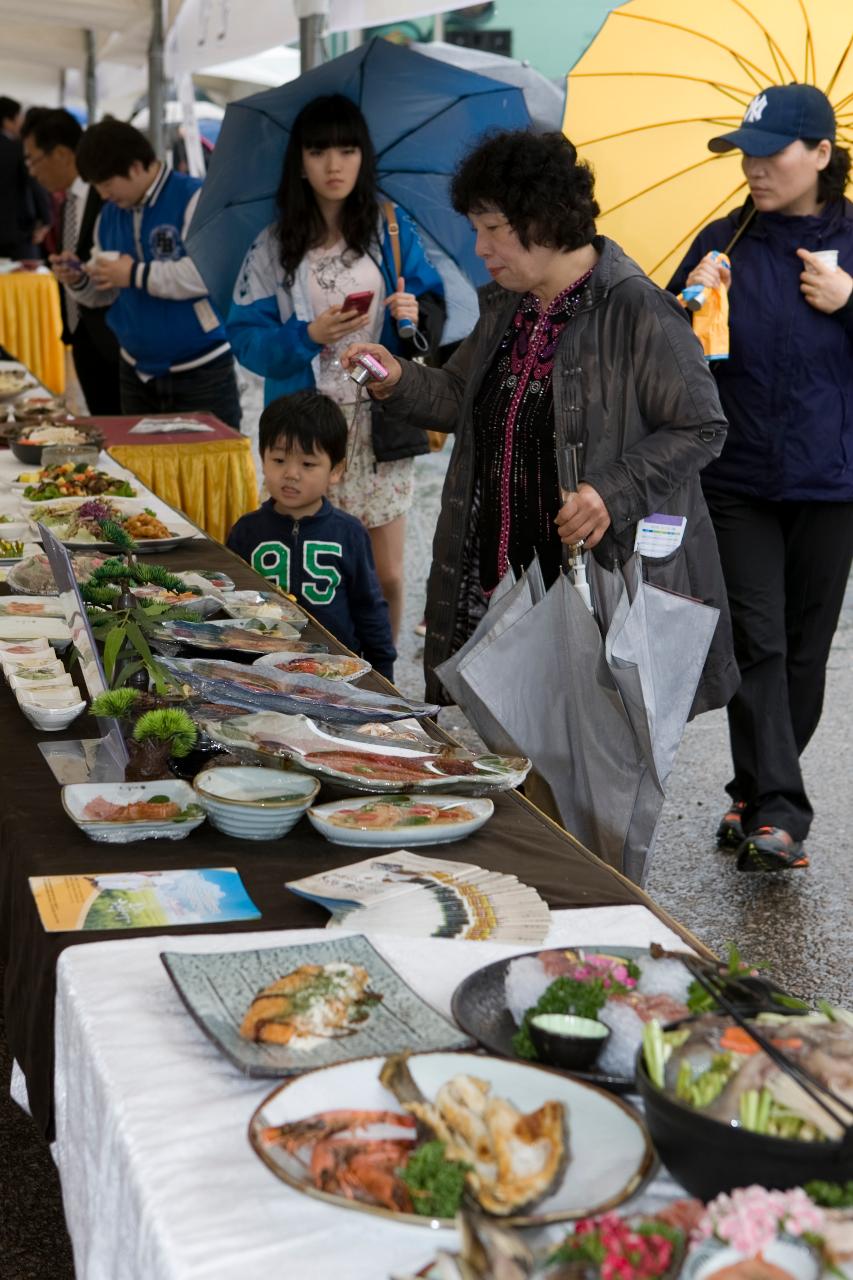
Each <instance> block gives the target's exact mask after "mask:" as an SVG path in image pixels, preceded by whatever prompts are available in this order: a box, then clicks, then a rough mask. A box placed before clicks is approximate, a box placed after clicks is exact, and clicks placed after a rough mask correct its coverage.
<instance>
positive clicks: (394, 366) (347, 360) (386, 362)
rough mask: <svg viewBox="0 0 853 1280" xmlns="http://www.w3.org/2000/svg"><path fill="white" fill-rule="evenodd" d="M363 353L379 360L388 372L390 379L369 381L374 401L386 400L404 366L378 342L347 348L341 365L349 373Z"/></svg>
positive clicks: (356, 343) (355, 344) (398, 379)
mask: <svg viewBox="0 0 853 1280" xmlns="http://www.w3.org/2000/svg"><path fill="white" fill-rule="evenodd" d="M363 351H366V352H367V353H368V355H371V356H373V357H374V359H376V360H378V361H379V363H380V364H381V365H382V366H383V368H385V369H387V370H388V377H387V378H385V379H383V381H382V382H379V381H374V380H373V379H372V378H370V379H368V382H367V389H368V391H369V392H370V395H371V396H372V398H373V399H374V400H384V399H385V398H386V396H387V395H388V394H389V393H390V391H391V389H392V387H396V385H397V383H398V382H399V381H400V378H401V376H402V373H403V366H402V365H401V364H400V361H399V360H397V359H396V358H395V357H394V356H392V355H391V352H390V351H389V350H388V349H387V347H383V346H380V344H379V343H378V342H354V343H353V345H352V346H351V347H347V349H346V351H345V352H344V353H343V355H342V356H341V364H342V365H343V367H344V368H345V369H346V370H347V372H349V371H350V370H351V369H352V367H353V365H354V364H355V362H356V359H357V357H358V356H359V355H361V353H362V352H363Z"/></svg>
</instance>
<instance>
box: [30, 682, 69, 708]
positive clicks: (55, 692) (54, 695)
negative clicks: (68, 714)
mask: <svg viewBox="0 0 853 1280" xmlns="http://www.w3.org/2000/svg"><path fill="white" fill-rule="evenodd" d="M15 697H16V698H17V699H18V705H19V706H22V707H23V706H27V707H47V708H48V709H49V710H53V709H61V710H64V709H65V708H66V707H76V706H77V705H78V703H79V702H80V691H79V689H77V688H76V686H75V685H73V684H68V685H58V686H53V687H52V688H49V689H43V688H41V687H40V686H38V685H35V686H34V685H30V686H29V687H28V688H26V687H24V688H21V687H19V688H17V689H16V690H15Z"/></svg>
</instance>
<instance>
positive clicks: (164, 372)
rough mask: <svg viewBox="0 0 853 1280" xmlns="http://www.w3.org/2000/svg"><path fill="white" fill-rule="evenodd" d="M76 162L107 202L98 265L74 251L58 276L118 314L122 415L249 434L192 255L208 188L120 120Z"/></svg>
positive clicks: (98, 229) (88, 135)
mask: <svg viewBox="0 0 853 1280" xmlns="http://www.w3.org/2000/svg"><path fill="white" fill-rule="evenodd" d="M76 161H77V169H78V172H79V174H80V176H81V178H82V179H83V180H84V182H89V183H91V184H92V186H94V188H95V190H96V191H97V192H98V195H99V196H101V197H102V199H103V200H104V202H105V203H104V207H103V209H102V210H101V213H100V216H99V218H98V221H97V224H96V226H95V234H94V242H93V245H92V257H91V260H90V262H89V263H81V262H79V261H78V260H77V259H76V258H75V257H74V255H73V254H68V253H65V254H62V255H60V259H61V260H60V261H58V262H56V263H54V271H55V273H56V275H57V276H58V277H59V278H60V280H61V281H62V283H63V284H65V285H67V286H68V288H69V289H70V290H71V292H72V294H73V296H74V297H75V298H76V299H77V301H78V302H79V303H81V304H82V305H83V306H87V307H92V306H104V307H109V313H108V315H107V324H108V325H109V327H110V328H111V329H112V330H113V332H114V333H115V335H116V337H117V338H118V341H119V345H120V347H121V357H122V359H121V368H120V377H121V408H122V413H128V414H130V413H133V414H147V413H180V412H192V411H194V410H195V411H197V410H205V411H207V412H209V413H213V414H216V416H217V417H218V418H221V419H222V421H223V422H227V423H228V424H229V425H230V426H232V427H239V425H240V402H239V398H238V395H237V380H236V378H235V376H234V358H233V356H232V354H231V347H230V345H229V343H228V339H227V337H226V335H225V329H224V326H223V324H222V320H221V318H220V317H219V315H218V314H217V312H216V310H215V308H214V306H213V303H212V302H211V300H210V298H209V297H208V293H207V286H206V285H205V283H204V281H203V280H202V278H201V276H200V275H199V272H198V270H197V268H196V267H195V265H194V263H193V261H192V259H191V258H189V257H188V256H187V251H186V248H185V240H186V236H187V232H188V230H189V225H190V222H191V221H192V217H193V214H194V212H195V208H196V205H197V204H198V199H199V194H200V190H201V182H200V181H199V179H198V178H190V177H188V176H187V175H186V174H183V173H175V172H174V171H173V170H171V169H169V168H167V166H166V165H164V164H161V163H160V162H159V161H158V160H157V158H156V156H155V155H154V151H153V150H152V148H151V144H150V142H149V141H148V139H147V138H146V137H145V136H144V134H141V133H140V132H139V130H138V129H134V128H133V127H132V125H129V124H125V123H123V122H122V121H120V120H102V121H101V122H100V123H99V124H94V125H92V126H91V127H90V128H88V129H87V130H86V132H85V133H84V134H83V137H82V138H81V140H80V143H79V146H78V147H77V153H76ZM104 254H106V255H107V256H106V257H104V256H102V255H104Z"/></svg>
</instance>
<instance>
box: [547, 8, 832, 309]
mask: <svg viewBox="0 0 853 1280" xmlns="http://www.w3.org/2000/svg"><path fill="white" fill-rule="evenodd" d="M792 81H798V82H801V83H808V84H816V85H817V86H818V88H820V89H823V91H824V93H826V94H827V96H828V97H829V99H830V101H831V102H832V104H833V107H834V108H835V114H836V117H837V120H838V138H837V141H838V142H839V143H840V144H842V145H845V146H850V145H851V144H853V5H851V3H850V0H715V2H714V3H707V0H701V2H700V0H631V2H630V3H628V4H625V5H623V6H622V7H621V8H619V9H615V10H613V12H611V13H610V15H609V16H608V18H607V21H606V22H605V24H604V26H603V27H602V29H601V31H600V33H599V34H598V36H597V37H596V39H595V40H594V41H593V42H592V44H591V45H590V47H589V48H588V49H587V51H586V53H585V54H584V55H583V57H582V58H581V59H580V61H579V62H578V63H577V64H576V66H575V67H574V68H573V69H572V71H571V72H570V73H569V77H568V94H567V98H566V113H565V118H564V121H563V131H564V133H565V134H566V135H567V137H569V138H571V140H572V142H573V143H574V144H575V146H576V147H577V149H578V153H579V155H580V156H581V157H582V158H583V159H586V160H588V161H589V162H590V163H591V164H592V166H593V168H594V170H595V175H596V196H597V198H598V202H599V204H600V205H601V210H602V213H601V217H600V218H599V220H598V226H599V230H600V231H601V232H602V233H603V234H604V235H607V236H610V237H612V239H614V240H616V241H618V242H619V244H621V245H622V246H623V248H624V249H625V250H626V252H628V253H629V254H630V255H631V256H632V257H633V258H636V260H637V261H638V262H639V263H640V265H641V266H642V267H643V268H644V269H645V270H646V271H647V272H648V273H649V275H651V276H652V278H653V279H655V280H657V281H658V283H660V284H665V283H666V282H667V280H668V279H669V278H670V276H671V275H672V272H673V271H674V270H675V268H676V267H677V265H678V263H679V262H680V261H681V258H682V257H683V256H684V254H685V252H686V250H687V248H688V247H689V245H690V242H691V241H692V239H693V237H694V236H695V235H696V233H697V232H698V231H699V230H700V228H701V227H703V226H705V224H706V223H707V222H710V221H711V220H712V219H713V218H718V217H722V216H723V215H724V214H725V213H727V212H728V211H729V210H730V209H732V208H734V207H735V206H737V205H739V204H741V203H742V202H743V200H744V199H745V198H746V194H747V189H746V183H745V181H744V178H743V174H742V172H741V167H740V161H741V153H740V152H739V151H732V152H727V153H725V154H722V155H713V154H712V153H711V152H709V151H708V149H707V143H708V139H709V138H713V137H715V136H717V135H718V134H721V133H727V132H730V131H731V130H732V129H735V128H736V127H737V126H738V125H739V124H740V121H741V119H742V118H743V113H744V109H745V108H746V106H747V104H748V103H749V101H750V99H751V98H753V97H754V96H755V94H756V93H758V92H759V90H761V89H765V88H767V86H768V85H772V84H790V83H791V82H792ZM719 247H720V248H721V249H722V248H724V246H723V245H720V246H719Z"/></svg>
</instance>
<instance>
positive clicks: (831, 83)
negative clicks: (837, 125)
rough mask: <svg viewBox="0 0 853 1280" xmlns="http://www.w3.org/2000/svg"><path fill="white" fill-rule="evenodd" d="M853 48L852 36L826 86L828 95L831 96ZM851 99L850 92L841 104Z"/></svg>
mask: <svg viewBox="0 0 853 1280" xmlns="http://www.w3.org/2000/svg"><path fill="white" fill-rule="evenodd" d="M851 48H853V36H851V37H850V40H849V41H848V43H847V48H846V49H845V50H844V52H843V53H842V55H841V57H840V58H839V60H838V66H837V67H836V68H835V70H834V71H833V73H832V77H831V79H830V81H829V84H828V85H827V86H826V89H825V90H824V92H825V94H826V96H827V97H829V95H830V93H831V92H832V90H833V88H834V87H835V82H836V80H837V79H838V77H839V76H840V74H841V68H842V67H843V66H844V64H845V62H846V61H847V55H848V54H849V52H850V50H851ZM849 100H850V97H849V94H848V96H847V98H845V99H843V101H842V102H841V103H839V106H844V105H846V103H847V102H849Z"/></svg>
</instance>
